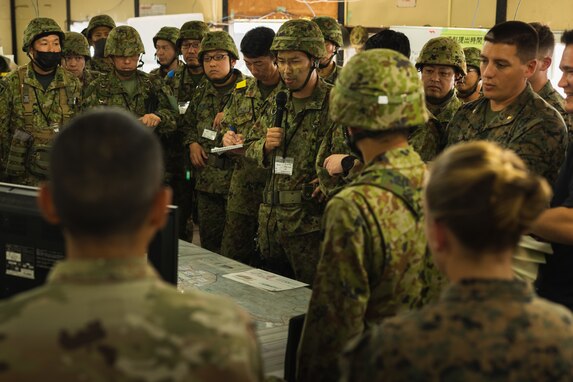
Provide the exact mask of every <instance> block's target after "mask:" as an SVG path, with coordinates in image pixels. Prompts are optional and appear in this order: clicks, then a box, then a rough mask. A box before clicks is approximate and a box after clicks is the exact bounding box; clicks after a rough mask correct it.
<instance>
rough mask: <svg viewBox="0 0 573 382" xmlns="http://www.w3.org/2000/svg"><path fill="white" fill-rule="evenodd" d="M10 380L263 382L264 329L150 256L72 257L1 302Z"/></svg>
mask: <svg viewBox="0 0 573 382" xmlns="http://www.w3.org/2000/svg"><path fill="white" fill-rule="evenodd" d="M0 347H1V348H2V349H3V350H2V351H1V352H0V365H2V367H0V380H3V381H23V380H27V381H32V380H37V381H46V380H50V381H83V380H85V381H160V380H161V381H262V378H263V375H262V365H261V359H260V352H259V346H258V343H257V339H256V335H255V333H254V324H253V322H252V321H251V319H250V318H249V317H248V314H247V313H246V312H244V311H243V310H242V309H240V308H239V307H238V306H236V305H235V304H234V303H233V302H232V301H230V300H228V299H227V298H223V297H219V296H215V295H212V294H206V293H202V292H200V291H196V290H186V291H185V293H180V292H179V291H177V290H176V289H175V288H174V287H173V286H171V285H168V284H166V283H165V282H163V281H162V280H161V279H160V278H159V276H158V275H157V273H156V272H155V270H154V269H153V268H151V266H150V265H148V264H147V261H146V260H145V259H139V258H132V259H117V260H104V259H97V260H73V261H67V260H66V261H63V262H62V263H59V264H57V265H56V266H55V268H54V269H53V270H52V272H51V274H50V276H49V281H48V283H47V284H46V285H45V286H42V287H40V288H38V289H35V290H32V291H30V292H26V293H22V294H20V295H17V296H15V297H14V298H12V299H10V300H5V301H3V302H0Z"/></svg>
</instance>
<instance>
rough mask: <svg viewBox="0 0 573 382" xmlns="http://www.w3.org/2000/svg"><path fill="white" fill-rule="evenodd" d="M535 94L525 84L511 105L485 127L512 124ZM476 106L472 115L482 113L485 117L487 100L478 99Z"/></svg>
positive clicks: (528, 85)
mask: <svg viewBox="0 0 573 382" xmlns="http://www.w3.org/2000/svg"><path fill="white" fill-rule="evenodd" d="M535 95H536V94H535V92H534V91H533V89H532V88H531V85H530V84H529V83H527V85H526V86H525V89H524V90H523V91H522V92H521V94H520V95H519V96H518V97H517V98H516V99H515V101H513V103H512V104H511V105H509V106H507V107H506V108H505V109H503V110H501V111H500V112H499V114H498V116H497V118H494V120H493V121H492V123H491V124H490V125H489V126H487V127H496V126H500V125H505V124H508V123H512V122H513V120H514V119H515V118H516V117H517V116H518V115H519V113H521V110H522V109H523V108H524V107H525V105H526V104H527V102H528V101H529V100H531V99H532V98H534V97H535ZM475 102H476V103H477V106H476V107H475V108H474V109H473V111H472V113H474V114H475V113H483V115H484V116H485V112H486V111H485V109H484V108H486V107H490V106H489V100H488V99H487V98H485V97H484V98H480V99H479V100H476V101H475Z"/></svg>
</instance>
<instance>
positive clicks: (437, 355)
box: [340, 279, 573, 382]
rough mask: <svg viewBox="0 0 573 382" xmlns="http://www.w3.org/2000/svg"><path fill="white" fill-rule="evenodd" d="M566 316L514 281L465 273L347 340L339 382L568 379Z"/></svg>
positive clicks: (571, 347)
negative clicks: (419, 304)
mask: <svg viewBox="0 0 573 382" xmlns="http://www.w3.org/2000/svg"><path fill="white" fill-rule="evenodd" d="M572 333H573V316H572V315H571V312H570V311H569V310H567V309H566V308H565V307H563V306H561V305H557V304H554V303H551V302H549V301H547V300H544V299H541V298H538V297H537V296H536V295H535V294H534V292H533V290H532V289H531V286H529V285H527V284H525V283H524V282H522V281H519V280H476V279H473V280H472V279H465V280H462V281H460V282H458V283H455V284H452V285H450V286H449V287H448V288H447V289H446V290H445V291H444V293H443V294H442V296H441V298H440V301H439V302H438V303H437V304H434V305H431V306H427V307H425V308H423V309H422V310H421V311H418V312H412V313H410V314H406V315H402V316H398V317H394V318H390V319H388V320H387V321H384V323H383V324H382V325H381V326H379V327H375V328H372V330H371V331H370V332H369V333H367V334H366V335H365V336H364V337H363V338H362V339H360V341H358V342H357V343H355V344H353V349H352V350H351V351H349V352H348V354H347V355H346V357H345V359H344V362H343V366H342V369H343V377H342V379H340V380H341V381H352V382H366V381H368V382H370V381H395V382H398V381H404V382H405V381H408V382H409V381H492V382H501V381H504V382H505V381H564V382H565V381H572V380H573V335H572Z"/></svg>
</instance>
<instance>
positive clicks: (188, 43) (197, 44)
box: [181, 42, 200, 50]
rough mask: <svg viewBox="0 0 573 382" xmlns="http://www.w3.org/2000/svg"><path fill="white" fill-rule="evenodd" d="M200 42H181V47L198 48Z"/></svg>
mask: <svg viewBox="0 0 573 382" xmlns="http://www.w3.org/2000/svg"><path fill="white" fill-rule="evenodd" d="M199 47H200V44H199V43H198V42H184V43H183V44H181V49H185V50H189V49H191V48H193V49H199Z"/></svg>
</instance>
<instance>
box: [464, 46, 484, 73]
mask: <svg viewBox="0 0 573 382" xmlns="http://www.w3.org/2000/svg"><path fill="white" fill-rule="evenodd" d="M464 55H465V57H466V65H467V66H471V67H474V68H476V69H477V70H478V71H479V70H480V69H479V64H480V55H481V50H479V49H478V48H474V47H471V48H464Z"/></svg>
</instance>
